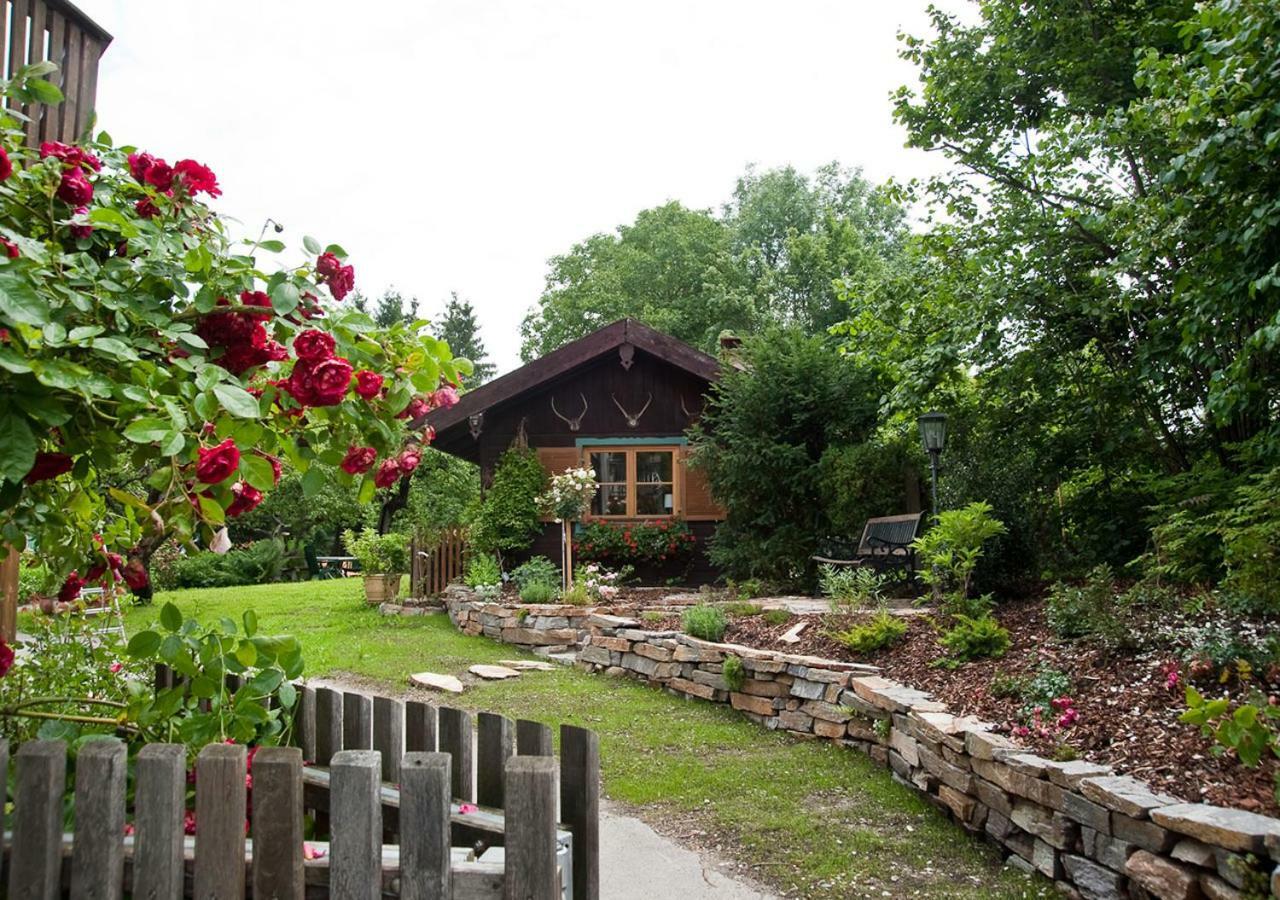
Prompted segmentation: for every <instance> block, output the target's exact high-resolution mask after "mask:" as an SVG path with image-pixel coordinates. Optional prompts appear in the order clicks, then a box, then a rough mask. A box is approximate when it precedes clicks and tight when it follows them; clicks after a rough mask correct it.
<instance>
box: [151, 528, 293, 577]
mask: <svg viewBox="0 0 1280 900" xmlns="http://www.w3.org/2000/svg"><path fill="white" fill-rule="evenodd" d="M283 561H284V544H283V542H281V541H279V540H266V541H254V542H253V543H252V544H249V545H248V546H247V547H243V548H239V549H235V550H230V551H228V552H227V553H223V554H218V553H213V552H210V551H208V550H204V551H201V552H198V553H193V554H191V555H190V556H184V557H180V558H178V559H176V560H175V561H174V562H173V564H172V566H171V567H170V572H171V575H170V577H171V578H172V580H173V585H174V587H179V588H210V587H234V586H237V585H245V584H270V583H272V582H276V581H279V580H280V573H281V568H282V566H283Z"/></svg>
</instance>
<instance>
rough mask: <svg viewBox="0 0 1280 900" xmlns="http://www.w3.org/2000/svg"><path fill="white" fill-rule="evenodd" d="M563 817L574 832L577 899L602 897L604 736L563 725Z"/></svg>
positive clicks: (561, 811) (561, 815)
mask: <svg viewBox="0 0 1280 900" xmlns="http://www.w3.org/2000/svg"><path fill="white" fill-rule="evenodd" d="M560 817H561V819H562V820H563V821H564V823H565V824H566V825H568V826H569V831H570V833H572V834H573V896H574V900H599V897H600V738H599V737H597V736H596V733H595V732H594V731H588V730H587V729H585V728H577V727H575V726H573V725H561V726H560Z"/></svg>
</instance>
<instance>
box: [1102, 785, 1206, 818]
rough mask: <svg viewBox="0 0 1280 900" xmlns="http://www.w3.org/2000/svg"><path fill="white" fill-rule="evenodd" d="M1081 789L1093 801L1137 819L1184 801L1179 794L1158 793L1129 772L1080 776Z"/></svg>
mask: <svg viewBox="0 0 1280 900" xmlns="http://www.w3.org/2000/svg"><path fill="white" fill-rule="evenodd" d="M1080 792H1081V793H1082V794H1084V795H1085V796H1086V797H1088V798H1089V799H1090V800H1092V801H1093V802H1094V803H1098V804H1101V805H1102V806H1105V807H1106V808H1107V809H1112V810H1115V811H1116V812H1118V813H1123V814H1124V815H1126V816H1130V817H1131V818H1134V819H1145V818H1146V817H1147V813H1148V812H1150V811H1151V810H1153V809H1156V808H1157V807H1160V806H1174V805H1177V804H1180V803H1182V801H1181V800H1179V799H1178V798H1177V797H1170V796H1169V795H1168V794H1157V793H1156V792H1155V791H1153V790H1151V788H1150V787H1148V786H1147V785H1146V784H1145V783H1143V782H1141V781H1139V780H1138V779H1136V778H1130V777H1128V776H1127V775H1111V776H1103V777H1100V778H1084V779H1081V781H1080Z"/></svg>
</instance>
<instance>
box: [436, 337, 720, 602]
mask: <svg viewBox="0 0 1280 900" xmlns="http://www.w3.org/2000/svg"><path fill="white" fill-rule="evenodd" d="M719 371H720V363H719V362H718V361H717V360H716V358H715V357H713V356H708V355H707V354H706V353H703V352H701V351H699V350H696V349H694V348H693V347H690V346H689V345H688V344H685V343H684V342H682V341H678V340H676V339H675V338H672V337H668V336H667V335H665V334H661V333H660V332H657V331H655V330H654V329H652V328H650V327H648V326H647V325H643V324H641V323H640V322H636V321H634V320H632V319H623V320H621V321H618V322H614V323H613V324H612V325H606V326H605V327H604V328H601V329H600V330H599V331H596V332H595V333H593V334H589V335H587V336H586V337H584V338H580V339H579V340H576V341H574V342H573V343H570V344H566V345H565V346H563V347H560V348H559V349H557V350H553V351H552V352H551V353H548V354H547V355H546V356H543V357H541V358H539V359H535V360H533V361H532V362H530V363H528V364H527V365H524V366H521V367H520V368H519V369H516V370H515V371H513V372H509V373H507V374H506V375H503V376H502V377H501V378H497V379H494V380H493V381H490V382H489V383H487V384H484V385H482V386H480V387H478V388H476V389H475V390H473V391H470V392H469V393H466V394H464V395H463V396H462V398H461V399H460V400H459V401H458V403H457V405H455V406H453V407H451V408H449V409H438V410H434V411H433V412H431V413H430V414H429V415H428V416H427V418H426V420H425V421H426V423H428V424H430V425H431V426H432V427H434V428H435V430H436V439H435V445H434V446H435V447H436V448H437V449H439V450H442V451H444V452H446V453H449V454H452V455H454V456H457V457H460V458H462V459H465V460H468V461H470V462H473V463H476V464H477V465H478V466H479V467H480V477H481V483H482V485H486V486H487V485H488V484H489V482H490V480H491V479H492V476H493V469H494V466H495V465H496V463H497V461H498V458H499V457H500V456H501V455H502V454H503V453H504V452H505V451H506V450H507V448H509V447H510V446H511V445H512V444H513V443H514V442H516V441H517V440H518V439H519V440H524V441H527V443H528V446H530V447H531V448H533V449H534V450H535V451H536V452H537V454H538V458H539V460H541V462H542V465H543V467H544V468H545V469H546V470H547V471H548V472H549V473H552V474H556V473H559V472H563V471H564V470H566V469H569V468H573V467H575V466H579V465H581V466H586V467H587V468H590V469H591V470H593V471H594V472H595V475H596V481H597V483H598V485H599V488H598V489H597V491H596V496H595V500H594V501H593V502H592V509H591V518H592V519H599V520H604V521H608V522H615V523H626V522H635V521H660V520H662V519H680V520H683V521H685V522H687V523H688V525H689V528H690V530H691V531H692V532H693V534H694V536H695V537H696V538H697V542H698V543H697V547H698V549H697V550H696V551H695V557H694V560H693V563H692V564H691V565H690V564H688V562H687V561H685V562H683V563H681V564H680V565H679V566H673V567H669V570H666V571H641V572H640V573H639V574H640V575H641V576H642V577H644V578H645V579H646V580H648V579H665V578H673V577H680V578H683V579H685V580H687V581H688V582H690V583H702V582H707V581H711V580H713V579H714V578H715V576H716V572H715V571H714V570H713V569H712V568H711V567H710V565H709V563H708V562H707V560H706V557H705V554H704V553H703V548H704V547H705V543H706V539H707V538H709V537H710V536H711V534H712V532H713V531H714V530H715V526H716V523H717V522H718V521H720V520H721V519H723V518H724V512H723V510H722V509H721V508H720V507H719V506H717V505H716V503H715V502H714V501H713V500H712V498H711V493H710V491H709V490H708V488H707V483H706V478H705V476H704V475H703V473H702V472H700V471H698V470H697V469H691V468H689V466H688V465H687V462H688V450H689V448H688V441H687V439H686V438H685V430H686V429H687V428H689V426H690V425H692V424H693V423H694V422H696V421H697V419H698V416H699V414H700V413H701V411H702V406H703V403H704V402H705V395H706V392H707V388H708V387H709V386H710V384H711V382H713V381H715V379H716V378H717V376H718V375H719ZM559 541H560V537H559V529H558V527H557V526H556V525H555V524H554V523H552V522H547V523H546V527H545V528H544V529H543V533H542V534H541V535H540V536H539V537H538V538H536V539H535V541H534V544H533V546H532V548H531V549H530V551H529V552H530V554H531V555H541V556H546V557H549V558H550V559H558V558H559V553H560V543H559Z"/></svg>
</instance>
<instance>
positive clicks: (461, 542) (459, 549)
mask: <svg viewBox="0 0 1280 900" xmlns="http://www.w3.org/2000/svg"><path fill="white" fill-rule="evenodd" d="M409 552H410V557H411V562H410V565H409V596H410V597H435V596H438V595H439V594H441V593H443V592H444V589H445V588H446V587H448V586H449V584H450V583H451V582H454V581H457V580H458V579H460V578H461V577H462V576H463V574H464V573H465V572H466V560H467V530H466V529H465V528H446V529H445V530H444V531H442V532H440V533H439V534H437V535H436V536H435V537H434V538H432V539H426V538H423V537H421V536H415V537H414V538H413V540H412V541H411V542H410V544H409Z"/></svg>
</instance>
